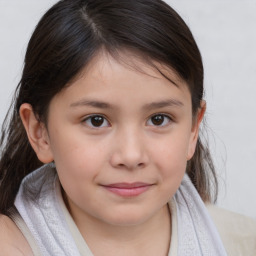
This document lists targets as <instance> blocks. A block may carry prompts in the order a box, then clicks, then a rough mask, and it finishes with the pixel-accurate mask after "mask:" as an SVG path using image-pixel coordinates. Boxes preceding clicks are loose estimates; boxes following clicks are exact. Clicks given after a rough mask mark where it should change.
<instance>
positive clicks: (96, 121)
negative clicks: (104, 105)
mask: <svg viewBox="0 0 256 256" xmlns="http://www.w3.org/2000/svg"><path fill="white" fill-rule="evenodd" d="M84 122H85V123H86V125H88V126H90V127H96V128H101V127H107V126H109V122H108V121H107V120H106V118H105V117H103V116H100V115H95V116H89V117H87V118H86V119H85V121H84Z"/></svg>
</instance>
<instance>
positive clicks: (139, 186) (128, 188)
mask: <svg viewBox="0 0 256 256" xmlns="http://www.w3.org/2000/svg"><path fill="white" fill-rule="evenodd" d="M151 186H152V184H149V183H144V182H133V183H126V182H121V183H113V184H108V185H103V187H104V188H105V189H106V190H108V191H110V192H112V193H114V194H116V195H118V196H121V197H136V196H139V195H140V194H142V193H144V192H146V191H147V190H148V189H149V188H150V187H151Z"/></svg>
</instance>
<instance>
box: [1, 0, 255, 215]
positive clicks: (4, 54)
mask: <svg viewBox="0 0 256 256" xmlns="http://www.w3.org/2000/svg"><path fill="white" fill-rule="evenodd" d="M55 2H57V1H56V0H22V1H21V0H0V123H2V121H3V119H4V116H5V114H6V111H7V109H8V106H9V104H10V101H11V95H12V93H13V92H14V89H15V87H16V85H17V83H18V81H19V79H20V75H21V71H22V65H23V58H24V54H25V50H26V46H27V43H28V40H29V37H30V36H31V33H32V31H33V29H34V27H35V25H36V23H37V22H38V20H39V19H40V17H41V16H42V15H43V14H44V12H45V11H46V10H47V9H48V8H49V7H50V6H51V5H52V4H53V3H55ZM167 2H168V3H169V4H170V5H171V6H172V7H173V8H174V9H175V10H177V11H178V13H179V14H180V15H181V16H182V17H183V19H184V20H185V22H186V23H187V24H188V25H189V27H190V29H191V30H192V32H193V34H194V37H195V39H196V41H197V43H198V46H199V48H200V50H201V53H202V56H203V62H204V66H205V90H206V93H205V98H206V100H207V114H206V119H207V124H208V125H207V126H208V134H209V140H210V148H211V151H212V153H213V157H214V160H215V163H216V167H217V171H218V176H219V178H220V194H219V199H218V205H220V206H222V207H224V208H227V209H230V210H232V211H236V212H239V213H242V214H245V215H248V216H251V217H254V218H256V166H255V160H256V114H255V112H256V111H255V110H256V99H255V98H256V29H255V27H256V15H255V13H256V0H251V1H246V0H244V1H241V0H225V1H223V0H167Z"/></svg>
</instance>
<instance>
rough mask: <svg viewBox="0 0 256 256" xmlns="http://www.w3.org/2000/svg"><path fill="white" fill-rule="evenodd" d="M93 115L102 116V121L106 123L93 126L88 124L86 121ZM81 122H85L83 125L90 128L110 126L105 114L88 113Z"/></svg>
mask: <svg viewBox="0 0 256 256" xmlns="http://www.w3.org/2000/svg"><path fill="white" fill-rule="evenodd" d="M93 117H102V118H103V119H104V122H107V125H104V126H94V125H92V124H91V125H90V124H88V123H86V122H87V121H88V120H90V119H91V118H93ZM81 122H82V123H83V124H84V123H85V125H86V126H87V127H89V128H92V129H100V128H105V127H109V126H111V124H110V122H109V120H108V118H106V117H105V115H103V114H90V115H86V116H85V117H84V118H83V119H82V121H81Z"/></svg>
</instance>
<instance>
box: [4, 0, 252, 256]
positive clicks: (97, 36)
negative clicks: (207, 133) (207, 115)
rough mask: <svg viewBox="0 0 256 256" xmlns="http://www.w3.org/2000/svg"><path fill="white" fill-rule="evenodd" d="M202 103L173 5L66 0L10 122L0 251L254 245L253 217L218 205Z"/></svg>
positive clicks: (193, 56) (146, 0)
mask: <svg viewBox="0 0 256 256" xmlns="http://www.w3.org/2000/svg"><path fill="white" fill-rule="evenodd" d="M205 109H206V103H205V101H204V100H203V66H202V60H201V56H200V52H199V50H198V48H197V45H196V43H195V41H194V39H193V36H192V34H191V32H190V30H189V29H188V27H187V26H186V24H185V23H184V21H183V20H182V19H181V18H180V17H179V15H178V14H177V13H176V12H175V11H174V10H173V9H172V8H171V7H169V6H168V5H167V4H166V3H164V2H163V1H161V0H129V1H127V0H112V1H109V0H62V1H60V2H58V3H57V4H56V5H54V6H53V7H52V8H51V9H50V10H49V11H48V12H47V13H46V14H45V15H44V16H43V18H42V19H41V21H40V22H39V24H38V25H37V27H36V29H35V31H34V33H33V35H32V37H31V39H30V42H29V45H28V48H27V52H26V57H25V65H24V70H23V74H22V78H21V81H20V83H19V85H18V87H17V90H16V94H15V98H14V102H13V107H12V108H11V109H10V112H9V115H8V116H7V117H6V119H5V122H4V125H3V129H2V137H1V147H2V152H1V161H0V179H1V183H0V184H1V185H0V210H1V213H2V214H3V215H2V216H1V228H0V236H1V239H0V241H1V250H2V254H1V255H43V256H47V255H50V256H58V255H67V256H76V255H86V256H89V255H95V256H97V255H100V256H105V255H106V256H107V255H111V256H113V255H122V256H126V255H129V256H130V255H134V256H136V255H148V256H151V255H153V256H156V255H157V256H158V255H159V256H166V255H169V256H174V255H178V256H200V255H204V256H205V255H214V256H216V255H218V256H224V255H246V256H249V255H255V254H256V225H255V223H254V222H253V221H252V220H248V219H246V218H243V217H240V216H238V215H235V214H231V213H228V212H226V211H223V210H219V209H216V208H215V207H214V206H211V205H210V203H211V202H214V200H215V199H216V195H215V194H214V193H212V192H211V191H213V192H214V190H216V191H217V189H216V188H217V179H216V174H215V171H214V166H213V163H212V161H211V157H210V153H209V151H208V149H207V147H205V146H204V145H203V144H202V142H201V140H200V136H199V126H200V123H201V121H202V119H203V116H204V112H205ZM211 216H212V217H211ZM212 218H213V219H212Z"/></svg>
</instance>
